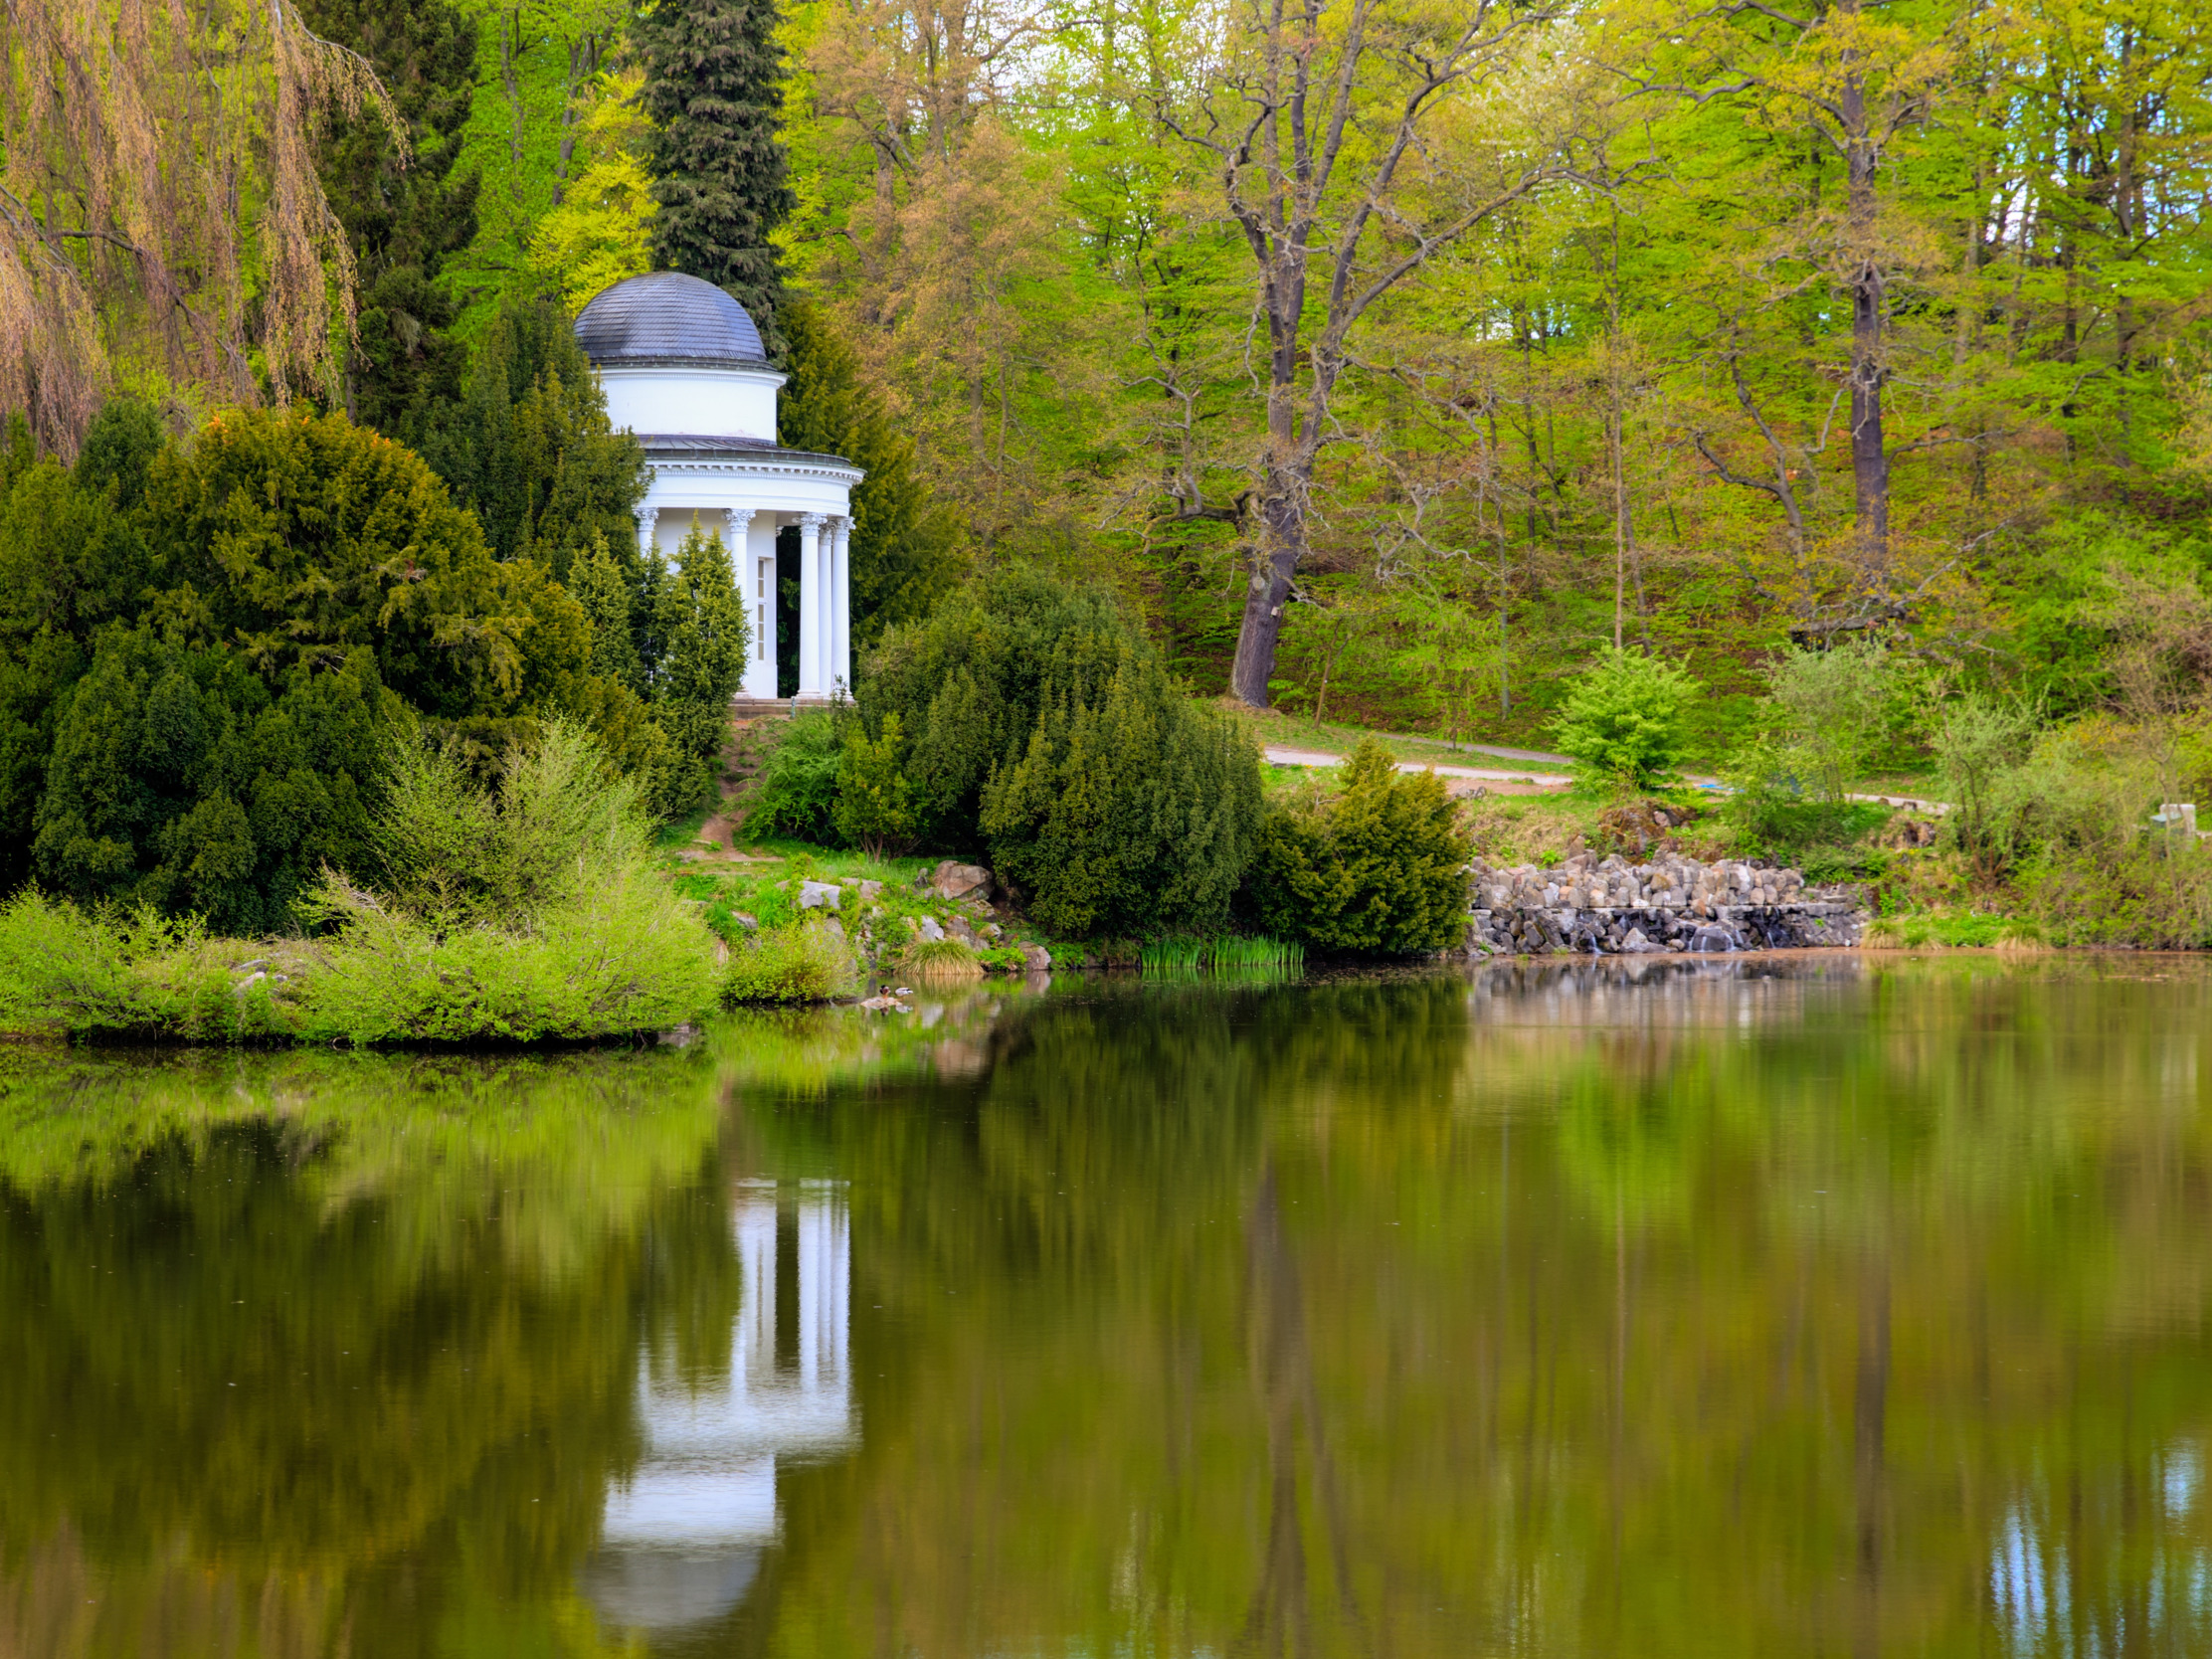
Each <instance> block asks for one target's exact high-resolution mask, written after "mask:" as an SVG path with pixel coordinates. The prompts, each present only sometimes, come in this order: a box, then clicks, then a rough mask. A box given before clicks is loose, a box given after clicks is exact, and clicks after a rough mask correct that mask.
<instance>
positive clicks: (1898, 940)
mask: <svg viewBox="0 0 2212 1659" xmlns="http://www.w3.org/2000/svg"><path fill="white" fill-rule="evenodd" d="M1859 948H1860V949H1861V950H1864V951H1902V950H1903V949H1905V929H1904V927H1903V926H1902V925H1900V923H1899V922H1898V919H1897V918H1896V917H1895V916H1884V917H1881V918H1879V919H1877V920H1875V921H1871V922H1869V923H1867V925H1866V931H1865V932H1864V933H1862V934H1860V935H1859Z"/></svg>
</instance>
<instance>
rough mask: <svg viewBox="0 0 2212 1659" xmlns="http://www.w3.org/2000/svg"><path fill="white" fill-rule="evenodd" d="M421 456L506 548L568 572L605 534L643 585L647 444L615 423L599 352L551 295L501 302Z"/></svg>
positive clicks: (499, 547) (495, 546)
mask: <svg viewBox="0 0 2212 1659" xmlns="http://www.w3.org/2000/svg"><path fill="white" fill-rule="evenodd" d="M423 455H424V458H425V459H426V460H428V461H430V463H431V464H432V465H433V466H435V467H437V468H438V471H439V472H440V474H441V475H442V476H444V478H445V479H446V481H447V482H448V483H450V484H451V485H452V486H453V491H454V498H455V499H456V500H457V501H459V502H460V503H461V505H462V506H464V507H467V508H468V509H469V510H471V511H472V512H474V513H475V515H476V517H477V519H478V521H479V522H480V523H481V524H482V525H483V533H484V537H485V539H486V540H487V541H489V542H490V544H491V547H492V550H493V551H494V552H495V553H496V554H497V555H498V556H499V557H500V558H501V559H519V558H532V559H535V560H537V561H538V562H539V563H541V564H543V565H544V566H545V567H546V568H547V569H548V570H550V571H551V572H552V573H553V575H554V577H555V578H556V579H559V580H566V579H567V576H568V568H569V561H570V560H571V559H573V558H575V556H576V555H577V554H578V553H579V552H581V551H582V550H583V549H584V548H586V547H589V546H590V545H591V543H592V538H593V537H594V536H600V537H604V538H605V540H606V543H607V546H608V548H609V549H610V550H612V551H613V552H614V554H615V557H616V559H617V560H618V561H619V562H620V563H621V564H622V565H623V566H624V568H625V569H626V570H627V571H628V572H629V574H630V578H631V580H632V583H633V585H634V586H635V585H636V584H638V583H640V582H641V581H642V579H643V575H644V568H643V563H642V561H641V560H640V558H639V556H638V552H637V547H638V525H637V521H636V520H635V519H634V518H633V517H632V512H633V509H634V508H636V506H637V505H638V503H639V502H640V501H641V500H643V499H644V498H645V452H644V451H643V450H641V449H640V448H639V447H638V441H637V440H636V439H635V438H633V437H632V436H631V435H630V434H629V433H627V432H621V433H618V432H616V431H615V430H614V429H613V427H611V426H610V425H609V424H608V420H607V398H606V395H605V394H604V393H603V392H601V391H600V389H599V379H598V376H597V375H595V374H594V373H593V372H592V364H591V359H590V358H588V357H586V356H585V355H584V348H583V347H582V346H580V345H578V344H577V343H576V332H575V330H574V328H572V327H571V326H570V322H569V317H568V314H567V313H566V312H565V311H564V310H562V308H561V306H560V305H559V304H558V303H557V302H556V301H555V300H554V299H553V298H552V297H551V296H550V295H547V294H542V293H537V292H521V293H515V294H510V295H509V296H508V297H507V298H506V299H505V300H504V301H503V302H502V303H501V304H500V307H499V310H498V312H497V314H496V315H494V316H493V317H492V319H491V321H490V323H489V325H488V326H487V327H486V328H485V330H484V332H483V336H482V338H480V339H479V340H478V341H477V342H476V349H475V355H474V357H473V359H472V360H471V362H470V364H469V370H468V381H467V386H466V388H465V390H464V392H463V394H462V396H461V401H460V402H459V403H457V404H450V405H448V406H446V407H445V408H444V409H443V410H441V411H440V413H439V416H438V419H437V420H436V422H435V423H434V426H433V429H432V430H431V431H430V432H429V433H428V434H427V435H426V437H425V439H424V442H423Z"/></svg>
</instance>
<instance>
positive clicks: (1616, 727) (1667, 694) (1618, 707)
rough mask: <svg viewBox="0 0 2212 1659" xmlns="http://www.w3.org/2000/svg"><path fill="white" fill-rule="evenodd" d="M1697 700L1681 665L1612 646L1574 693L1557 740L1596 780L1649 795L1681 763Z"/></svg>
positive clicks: (1692, 683)
mask: <svg viewBox="0 0 2212 1659" xmlns="http://www.w3.org/2000/svg"><path fill="white" fill-rule="evenodd" d="M1696 694H1697V684H1696V682H1695V681H1694V680H1692V679H1691V678H1690V675H1689V672H1688V671H1687V670H1686V669H1684V668H1682V667H1680V666H1678V665H1677V664H1675V663H1672V662H1668V661H1666V660H1664V659H1663V658H1661V657H1657V656H1646V655H1644V654H1643V653H1642V652H1641V651H1633V650H1623V649H1621V648H1619V647H1618V646H1614V645H1607V646H1606V647H1605V648H1604V651H1603V653H1602V654H1601V655H1600V656H1599V657H1598V659H1597V661H1596V663H1595V664H1594V665H1592V666H1591V667H1589V668H1588V669H1586V670H1584V672H1583V673H1582V675H1581V677H1580V678H1579V679H1577V680H1575V682H1574V683H1573V685H1572V686H1571V687H1569V688H1568V690H1567V701H1566V702H1565V704H1564V705H1563V706H1562V708H1561V710H1560V715H1559V718H1558V719H1557V720H1556V721H1554V722H1553V725H1552V735H1553V737H1554V738H1555V740H1556V741H1557V742H1558V743H1559V746H1560V747H1561V748H1562V749H1565V750H1566V751H1567V753H1568V754H1570V755H1572V756H1573V757H1574V758H1575V759H1576V760H1578V761H1580V762H1581V763H1582V764H1583V765H1584V766H1586V767H1588V768H1589V769H1590V770H1591V771H1592V772H1594V773H1597V774H1598V775H1600V776H1601V777H1606V778H1614V779H1618V780H1619V781H1620V782H1622V783H1625V784H1628V785H1629V786H1631V787H1632V788H1637V789H1641V788H1643V787H1644V786H1645V785H1647V784H1652V783H1656V782H1658V781H1659V780H1660V779H1662V778H1664V777H1666V776H1667V775H1668V774H1669V773H1670V772H1672V771H1673V770H1674V764H1675V762H1676V761H1677V760H1678V759H1680V758H1681V755H1682V744H1683V738H1684V729H1683V715H1684V712H1685V711H1686V710H1687V708H1688V707H1689V703H1690V699H1691V698H1692V697H1693V696H1695V695H1696Z"/></svg>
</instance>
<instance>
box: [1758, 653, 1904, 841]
mask: <svg viewBox="0 0 2212 1659" xmlns="http://www.w3.org/2000/svg"><path fill="white" fill-rule="evenodd" d="M1905 677H1906V675H1905V664H1904V662H1903V660H1902V659H1901V658H1899V657H1898V656H1897V655H1896V654H1895V653H1893V652H1892V651H1891V650H1890V648H1889V647H1888V646H1887V645H1884V644H1883V643H1882V642H1881V641H1879V640H1854V641H1851V642H1849V643H1848V644H1845V645H1835V646H1831V647H1830V648H1829V649H1827V650H1806V649H1803V648H1801V647H1799V646H1796V645H1790V646H1787V647H1786V648H1785V649H1784V650H1783V652H1782V654H1781V655H1780V656H1779V657H1777V658H1776V659H1775V660H1774V661H1773V662H1771V663H1769V664H1768V665H1767V669H1766V703H1765V707H1764V709H1763V710H1762V714H1763V723H1764V726H1765V735H1766V738H1767V741H1768V743H1769V745H1770V746H1771V748H1770V752H1771V753H1772V755H1773V757H1774V758H1775V759H1776V760H1777V761H1779V762H1780V763H1781V765H1782V767H1783V768H1785V769H1786V771H1787V772H1788V773H1789V775H1790V776H1791V777H1792V779H1793V780H1794V781H1796V782H1798V783H1799V785H1800V787H1801V790H1802V793H1803V794H1805V795H1807V796H1810V797H1811V798H1812V799H1813V800H1815V801H1818V802H1823V803H1827V804H1830V805H1840V804H1841V803H1842V802H1843V799H1844V796H1845V795H1846V793H1848V791H1849V790H1850V788H1851V786H1852V785H1853V784H1855V783H1856V782H1858V780H1859V777H1860V775H1861V774H1862V773H1864V772H1865V771H1866V769H1867V768H1868V767H1869V766H1871V765H1872V764H1873V762H1874V758H1875V756H1876V755H1877V754H1878V753H1879V752H1881V750H1882V749H1883V748H1885V747H1886V740H1887V738H1888V736H1889V733H1890V729H1891V727H1892V726H1893V725H1894V724H1895V723H1896V719H1897V710H1898V704H1899V701H1900V691H1901V689H1902V687H1903V685H1904V683H1905Z"/></svg>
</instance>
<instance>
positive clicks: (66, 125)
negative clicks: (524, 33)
mask: <svg viewBox="0 0 2212 1659" xmlns="http://www.w3.org/2000/svg"><path fill="white" fill-rule="evenodd" d="M0 55H4V59H0V146H4V152H5V158H4V160H0V407H5V408H8V409H12V410H21V411H23V412H24V413H25V414H26V415H27V416H28V418H29V420H30V423H31V428H32V433H33V436H34V438H35V440H36V441H37V443H38V444H39V446H40V447H41V448H42V449H44V450H49V451H53V452H56V453H59V454H62V455H70V454H73V453H74V452H75V450H76V447H77V443H78V440H79V438H80V436H81V435H82V434H83V432H84V429H85V425H86V423H87V422H88V421H89V420H90V419H91V418H92V414H93V412H94V411H95V410H96V408H97V407H98V404H99V401H100V399H101V398H102V397H103V396H105V394H106V392H107V389H108V387H109V386H110V385H111V384H112V383H113V381H114V380H115V379H116V377H117V376H118V375H120V374H138V375H145V374H151V375H155V376H158V377H160V378H161V379H163V380H165V381H166V382H167V383H168V385H169V386H170V387H171V388H172V390H173V391H174V392H175V393H176V395H177V396H178V397H179V398H180V399H182V400H184V401H186V402H192V401H199V400H202V399H206V400H211V401H215V402H221V403H252V402H255V401H257V400H258V398H259V397H260V395H261V390H262V380H263V379H264V377H266V380H267V384H268V387H269V389H270V391H271V392H273V393H274V395H275V396H277V398H279V399H281V398H284V397H287V396H289V394H290V392H291V390H292V387H293V385H294V383H295V382H303V383H306V384H310V385H317V386H321V387H334V386H335V384H336V375H337V369H338V354H337V352H336V351H335V349H334V341H333V333H334V329H333V320H334V318H333V307H335V312H336V317H335V320H336V321H337V322H338V324H339V325H340V326H342V327H343V328H345V329H346V330H348V331H350V329H351V327H352V322H353V289H354V267H353V256H352V252H351V250H350V249H349V247H348V246H347V243H346V238H345V232H344V230H343V228H342V227H341V226H340V225H339V223H338V221H337V219H336V217H335V216H334V215H333V214H332V213H331V211H330V206H329V204H328V203H327V202H326V201H325V200H324V199H323V194H322V187H321V184H320V182H319V181H318V180H317V178H316V175H315V167H314V154H313V137H314V131H315V122H316V120H317V118H318V116H319V114H320V113H321V111H323V110H324V109H327V108H337V109H340V110H342V111H344V112H345V113H346V114H347V115H349V116H351V115H358V114H359V113H361V111H362V110H363V109H369V110H372V111H374V112H375V114H376V115H377V116H378V117H380V118H381V119H382V120H383V122H384V124H385V126H386V128H387V129H388V130H389V131H390V132H391V134H392V140H393V142H394V144H395V145H397V146H399V147H400V148H401V150H402V151H403V153H404V150H405V147H406V128H405V124H404V123H403V122H402V121H401V119H400V117H399V114H398V112H397V111H396V110H395V109H394V108H393V106H392V102H391V99H390V98H389V97H388V96H387V95H386V94H385V91H384V89H383V87H382V86H381V85H380V84H379V83H378V81H377V79H376V75H375V72H374V71H373V70H371V69H370V67H369V65H368V63H367V61H366V60H365V59H363V58H361V57H360V56H359V55H358V54H356V53H353V52H349V51H346V50H345V49H343V48H341V47H337V46H333V45H332V44H331V43H330V42H328V41H325V40H322V39H320V38H318V37H317V36H315V35H313V34H312V33H310V32H309V31H308V30H307V28H306V27H305V26H304V25H303V24H302V23H300V22H299V20H298V19H297V18H296V17H294V16H293V15H292V14H291V13H290V12H289V11H288V10H286V8H285V6H284V4H283V0H0Z"/></svg>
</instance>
